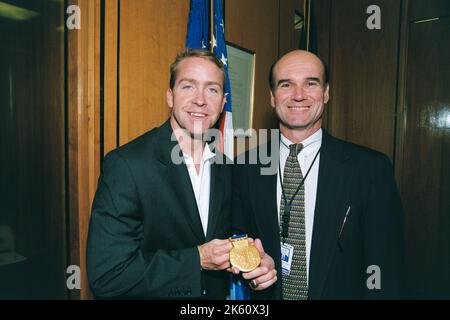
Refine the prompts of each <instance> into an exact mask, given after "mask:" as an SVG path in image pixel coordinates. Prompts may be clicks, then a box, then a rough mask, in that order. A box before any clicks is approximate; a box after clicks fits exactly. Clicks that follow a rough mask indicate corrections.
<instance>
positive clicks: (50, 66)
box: [0, 0, 67, 299]
mask: <svg viewBox="0 0 450 320" xmlns="http://www.w3.org/2000/svg"><path fill="white" fill-rule="evenodd" d="M15 4H16V5H19V6H22V8H25V9H27V10H30V11H33V12H34V13H35V14H36V15H35V16H34V17H33V18H31V19H27V20H23V21H14V20H12V19H7V18H5V17H1V18H0V226H1V227H2V229H1V230H0V247H1V250H0V253H1V255H2V258H5V254H6V253H8V252H9V250H13V252H15V253H16V254H19V255H21V256H23V257H25V258H26V259H25V260H23V261H17V260H9V259H8V260H6V259H5V260H3V259H0V262H1V263H0V299H1V298H3V299H14V298H15V299H36V298H39V299H49V298H53V299H62V298H64V297H65V296H66V290H65V276H66V273H65V270H66V244H67V243H66V228H65V227H66V216H65V214H66V208H65V195H66V193H65V182H66V179H65V160H66V155H65V141H64V139H65V121H64V117H65V110H64V32H62V31H61V30H62V25H63V23H64V14H63V12H64V11H63V6H62V3H61V2H50V1H44V0H37V1H32V2H30V1H21V2H19V1H17V3H15ZM6 227H8V228H10V230H11V233H9V232H6V231H5V230H6V229H3V228H6ZM3 232H5V233H3ZM9 235H11V236H12V237H13V239H12V240H13V242H10V240H9ZM7 239H8V240H7ZM8 243H10V244H11V245H13V247H9V246H7V247H6V248H5V245H7V244H8ZM6 261H9V262H10V263H6V264H5V262H6ZM12 261H15V262H14V263H12Z"/></svg>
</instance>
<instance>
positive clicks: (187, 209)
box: [158, 121, 205, 243]
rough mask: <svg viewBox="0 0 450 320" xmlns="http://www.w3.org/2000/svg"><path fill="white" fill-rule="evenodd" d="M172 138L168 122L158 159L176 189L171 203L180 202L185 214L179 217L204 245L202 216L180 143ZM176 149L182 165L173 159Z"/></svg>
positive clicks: (161, 139) (159, 145) (169, 181)
mask: <svg viewBox="0 0 450 320" xmlns="http://www.w3.org/2000/svg"><path fill="white" fill-rule="evenodd" d="M171 136H172V129H171V126H170V122H169V121H167V122H166V123H164V125H163V126H162V127H161V130H160V137H159V139H158V149H159V154H158V158H159V160H160V162H161V163H163V164H164V165H165V166H166V169H167V180H168V183H169V185H171V186H172V187H173V189H174V194H173V195H169V196H170V200H169V201H178V202H179V203H180V204H181V207H182V208H184V212H180V213H179V215H180V216H184V217H185V218H186V220H187V222H188V224H189V226H190V228H191V230H192V233H193V234H194V235H195V237H196V238H197V239H198V241H200V243H203V242H204V241H205V235H204V233H203V228H202V222H201V220H200V214H199V212H198V208H197V202H196V201H195V194H194V190H193V189H192V184H191V180H190V178H189V173H188V170H187V167H186V165H185V164H184V161H183V162H181V159H182V155H181V150H180V148H179V145H178V142H177V141H176V140H175V141H172V140H171ZM174 148H178V150H180V157H181V158H177V162H178V163H179V162H181V163H180V164H176V163H174V162H173V161H172V159H171V155H172V150H174ZM174 154H176V153H174Z"/></svg>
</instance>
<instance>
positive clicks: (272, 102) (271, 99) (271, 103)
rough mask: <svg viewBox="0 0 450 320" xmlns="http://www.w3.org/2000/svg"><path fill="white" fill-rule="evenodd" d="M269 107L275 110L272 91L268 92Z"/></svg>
mask: <svg viewBox="0 0 450 320" xmlns="http://www.w3.org/2000/svg"><path fill="white" fill-rule="evenodd" d="M270 105H271V106H272V108H275V97H274V96H273V92H272V90H270Z"/></svg>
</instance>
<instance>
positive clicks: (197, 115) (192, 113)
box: [188, 112, 206, 119]
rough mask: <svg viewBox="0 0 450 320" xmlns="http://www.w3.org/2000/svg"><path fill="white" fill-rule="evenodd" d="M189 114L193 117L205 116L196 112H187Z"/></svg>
mask: <svg viewBox="0 0 450 320" xmlns="http://www.w3.org/2000/svg"><path fill="white" fill-rule="evenodd" d="M188 113H189V115H190V116H191V117H192V118H194V119H204V118H206V114H205V113H197V112H188Z"/></svg>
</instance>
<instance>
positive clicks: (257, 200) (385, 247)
mask: <svg viewBox="0 0 450 320" xmlns="http://www.w3.org/2000/svg"><path fill="white" fill-rule="evenodd" d="M275 152H276V156H277V157H278V150H275ZM261 167H262V166H261V165H260V164H258V165H237V166H235V170H234V174H233V184H234V187H233V188H234V193H233V228H234V229H238V230H240V231H241V232H246V233H249V235H250V236H252V237H255V238H261V240H262V242H263V246H264V249H265V251H266V252H267V253H268V254H269V255H271V256H272V257H273V259H274V260H275V265H276V269H277V272H278V279H279V280H278V281H277V282H276V283H275V284H274V285H273V286H272V287H270V288H269V289H267V290H265V291H263V292H260V293H254V297H255V298H260V299H264V298H271V299H281V252H280V231H279V225H278V218H277V215H278V212H277V203H276V201H277V200H276V194H277V191H276V185H277V181H276V179H277V175H276V174H275V175H269V176H268V175H266V176H264V175H261V174H260V168H261ZM349 206H350V207H351V209H350V211H349V214H348V216H347V219H346V222H345V224H344V217H345V214H346V212H347V209H348V207H349ZM341 228H343V229H342V232H341V234H340V230H341ZM339 234H340V236H339ZM402 256H403V234H402V209H401V203H400V197H399V194H398V191H397V187H396V184H395V180H394V177H393V172H392V168H391V165H390V162H389V159H388V158H387V157H386V156H385V155H383V154H381V153H379V152H377V151H373V150H370V149H368V148H365V147H361V146H357V145H354V144H351V143H348V142H345V141H342V140H338V139H336V138H333V137H331V136H330V135H329V134H327V133H326V132H325V131H324V133H323V140H322V147H321V153H320V166H319V177H318V186H317V198H316V206H315V212H314V226H313V235H312V244H311V253H310V265H309V276H308V281H309V298H310V299H361V298H396V297H398V295H399V290H400V272H401V263H402ZM371 265H377V266H379V267H380V271H381V277H380V280H381V289H379V290H378V289H373V290H369V289H368V287H367V285H366V282H367V280H368V278H369V277H370V276H371V275H372V274H373V271H370V272H369V274H368V273H367V268H368V267H369V266H371ZM371 280H372V279H369V282H370V283H372V281H371Z"/></svg>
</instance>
